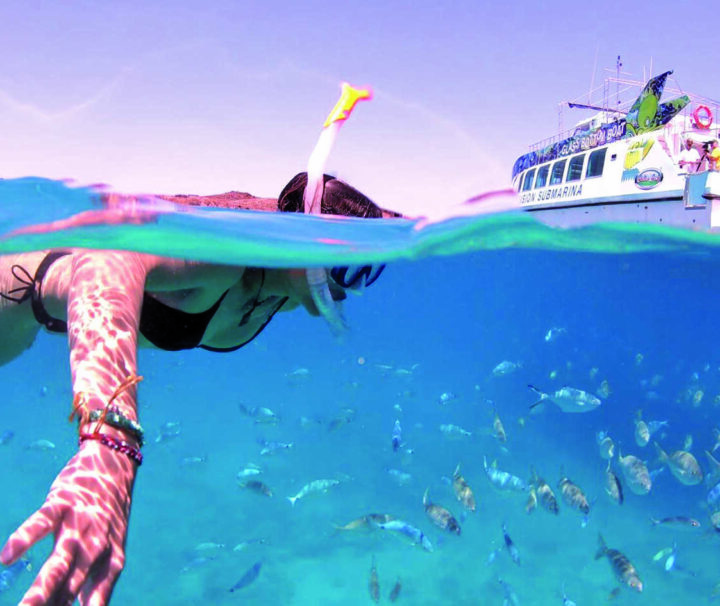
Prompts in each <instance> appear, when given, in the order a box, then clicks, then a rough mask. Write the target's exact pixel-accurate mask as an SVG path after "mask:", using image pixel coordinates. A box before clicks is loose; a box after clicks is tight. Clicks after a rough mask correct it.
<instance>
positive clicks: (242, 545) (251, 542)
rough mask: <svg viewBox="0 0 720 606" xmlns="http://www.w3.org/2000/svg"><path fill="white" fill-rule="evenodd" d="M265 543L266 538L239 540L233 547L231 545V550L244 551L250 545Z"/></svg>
mask: <svg viewBox="0 0 720 606" xmlns="http://www.w3.org/2000/svg"><path fill="white" fill-rule="evenodd" d="M266 543H267V540H266V539H248V540H247V541H241V542H240V543H238V544H237V545H235V547H233V549H232V550H233V551H245V550H246V549H247V548H248V547H249V546H250V545H265V544H266Z"/></svg>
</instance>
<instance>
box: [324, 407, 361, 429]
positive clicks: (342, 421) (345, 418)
mask: <svg viewBox="0 0 720 606" xmlns="http://www.w3.org/2000/svg"><path fill="white" fill-rule="evenodd" d="M356 414H357V411H356V410H355V409H354V408H343V409H342V410H341V411H340V414H338V416H336V417H335V418H334V419H332V420H331V421H330V423H328V431H337V430H338V429H340V428H341V427H344V426H345V425H349V424H350V423H352V422H353V421H354V420H355V415H356Z"/></svg>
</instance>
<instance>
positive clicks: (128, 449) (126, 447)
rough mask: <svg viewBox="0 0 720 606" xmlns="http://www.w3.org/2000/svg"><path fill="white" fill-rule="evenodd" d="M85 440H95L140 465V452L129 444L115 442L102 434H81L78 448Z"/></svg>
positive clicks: (141, 460) (141, 458) (122, 441)
mask: <svg viewBox="0 0 720 606" xmlns="http://www.w3.org/2000/svg"><path fill="white" fill-rule="evenodd" d="M85 440H97V441H98V442H100V444H102V445H103V446H107V447H108V448H112V449H113V450H117V451H118V452H121V453H123V454H124V455H127V456H128V457H130V458H131V459H132V460H133V461H135V462H136V463H137V464H138V466H140V465H142V462H143V456H142V453H141V452H140V450H139V449H137V448H135V447H134V446H130V444H128V443H127V442H125V441H124V440H116V439H115V438H111V437H110V436H108V435H105V434H104V433H81V434H80V437H79V438H78V446H79V445H80V444H82V443H83V442H84V441H85Z"/></svg>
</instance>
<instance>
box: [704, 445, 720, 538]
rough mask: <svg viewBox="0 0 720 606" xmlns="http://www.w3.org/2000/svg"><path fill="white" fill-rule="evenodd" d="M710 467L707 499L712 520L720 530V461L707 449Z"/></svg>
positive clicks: (714, 526) (707, 476)
mask: <svg viewBox="0 0 720 606" xmlns="http://www.w3.org/2000/svg"><path fill="white" fill-rule="evenodd" d="M705 456H706V457H707V460H708V464H709V465H710V469H709V471H708V473H707V475H706V476H705V482H706V485H707V488H708V492H707V496H706V497H705V501H706V503H707V507H708V513H709V515H710V522H711V524H712V526H713V528H714V529H715V532H720V461H718V460H717V459H716V458H715V457H714V456H713V455H712V453H711V452H710V451H708V450H706V451H705Z"/></svg>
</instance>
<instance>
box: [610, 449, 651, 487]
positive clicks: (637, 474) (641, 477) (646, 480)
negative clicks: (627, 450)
mask: <svg viewBox="0 0 720 606" xmlns="http://www.w3.org/2000/svg"><path fill="white" fill-rule="evenodd" d="M618 463H619V465H620V469H621V470H622V473H623V476H624V477H625V482H626V484H627V485H628V486H629V487H630V490H631V491H632V492H633V493H635V494H637V495H644V494H648V493H649V492H650V489H651V488H652V479H651V478H650V473H649V472H648V468H647V465H645V463H644V462H643V461H641V460H640V459H638V458H637V457H636V456H634V455H627V456H624V457H623V456H622V454H620V453H618Z"/></svg>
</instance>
